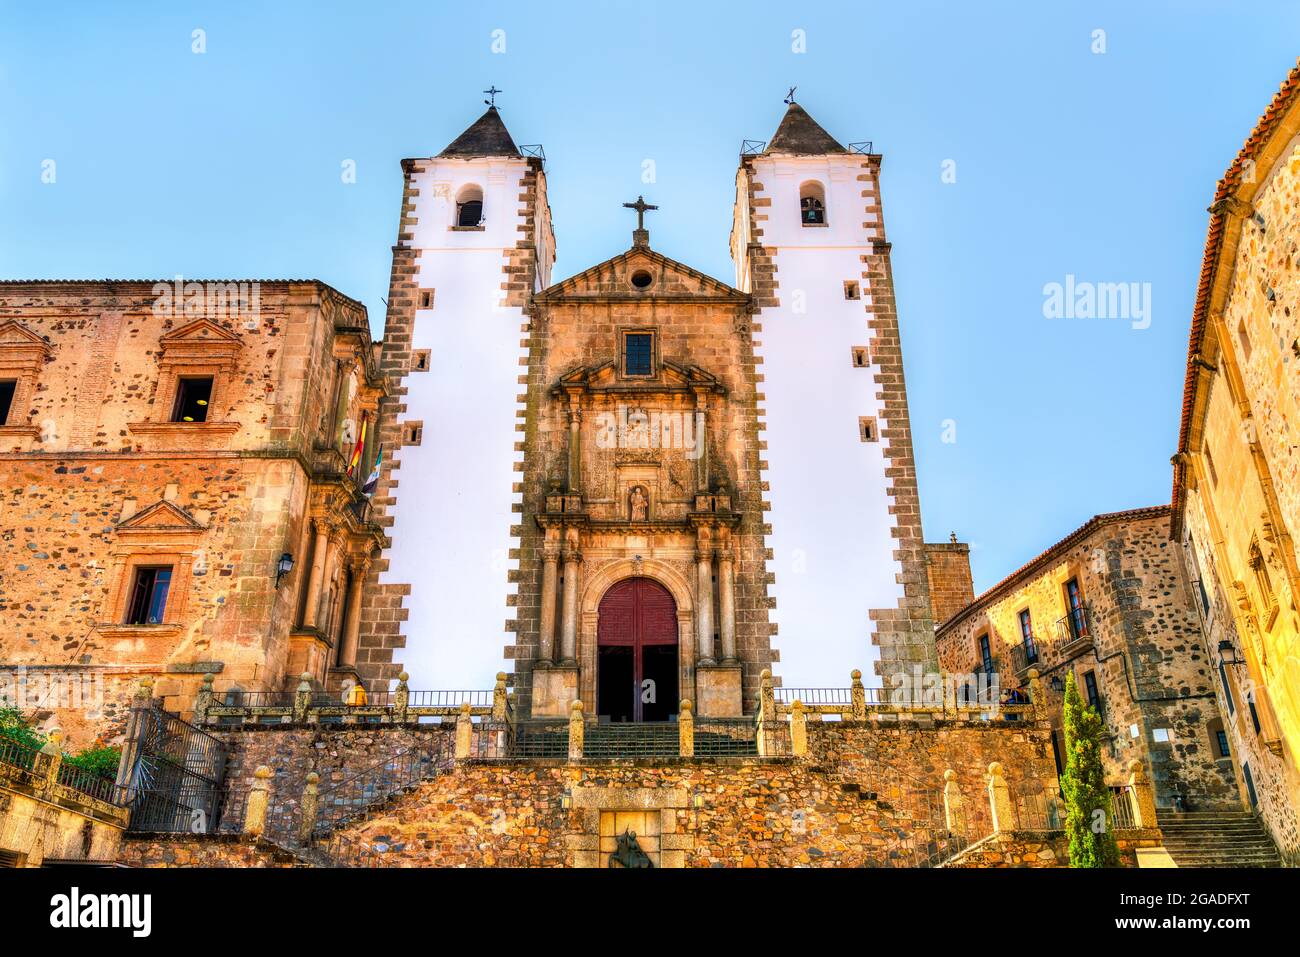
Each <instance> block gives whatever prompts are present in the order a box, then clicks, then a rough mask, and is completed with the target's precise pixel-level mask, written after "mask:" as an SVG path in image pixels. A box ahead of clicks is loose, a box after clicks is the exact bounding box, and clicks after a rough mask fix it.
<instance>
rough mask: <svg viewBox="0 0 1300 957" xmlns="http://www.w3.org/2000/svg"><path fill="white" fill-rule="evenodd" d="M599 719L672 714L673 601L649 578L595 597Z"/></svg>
mask: <svg viewBox="0 0 1300 957" xmlns="http://www.w3.org/2000/svg"><path fill="white" fill-rule="evenodd" d="M596 647H597V658H596V669H597V676H596V688H597V691H596V710H597V714H598V715H599V718H600V720H602V721H604V720H608V721H668V720H670V719H672V718H673V717H675V716H676V714H677V707H678V700H679V688H678V680H677V676H678V654H677V651H678V649H677V603H676V602H675V601H674V600H673V596H672V594H671V593H670V592H669V591H668V589H667V588H665V587H664V586H663V585H660V584H659V583H658V582H656V581H654V580H652V579H649V578H626V579H624V580H623V581H620V582H618V583H616V584H615V585H613V586H612V587H611V588H610V589H609V590H608V591H607V592H605V595H604V597H603V598H602V599H601V601H600V617H599V619H598V624H597V630H596Z"/></svg>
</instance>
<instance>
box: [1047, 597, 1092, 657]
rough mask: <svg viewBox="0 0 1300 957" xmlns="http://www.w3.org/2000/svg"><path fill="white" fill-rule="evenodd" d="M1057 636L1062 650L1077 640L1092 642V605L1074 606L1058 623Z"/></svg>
mask: <svg viewBox="0 0 1300 957" xmlns="http://www.w3.org/2000/svg"><path fill="white" fill-rule="evenodd" d="M1056 637H1057V639H1058V640H1059V641H1060V643H1061V648H1062V650H1065V649H1067V648H1069V647H1070V646H1071V645H1073V644H1075V643H1076V642H1087V643H1088V644H1091V643H1092V606H1091V605H1087V604H1085V605H1084V606H1083V607H1081V608H1072V609H1071V610H1070V613H1069V614H1068V615H1066V616H1065V617H1064V618H1061V619H1060V620H1059V621H1057V623H1056Z"/></svg>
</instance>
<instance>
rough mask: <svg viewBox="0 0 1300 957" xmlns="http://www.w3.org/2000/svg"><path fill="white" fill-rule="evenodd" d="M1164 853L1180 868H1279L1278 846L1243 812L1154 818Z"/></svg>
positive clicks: (1258, 823) (1251, 817)
mask: <svg viewBox="0 0 1300 957" xmlns="http://www.w3.org/2000/svg"><path fill="white" fill-rule="evenodd" d="M1157 820H1158V822H1159V824H1160V830H1161V831H1162V833H1163V834H1164V845H1165V850H1166V851H1168V852H1169V856H1170V857H1172V858H1173V859H1174V863H1176V864H1177V865H1178V866H1179V867H1281V866H1282V858H1281V855H1280V854H1279V853H1278V850H1277V846H1276V845H1275V844H1274V843H1273V839H1272V838H1271V837H1270V836H1269V833H1268V831H1267V830H1265V828H1264V826H1263V825H1262V824H1261V823H1260V822H1259V820H1258V819H1257V818H1256V817H1255V816H1254V815H1253V814H1250V813H1249V812H1246V811H1189V812H1186V813H1182V814H1178V813H1171V812H1168V811H1165V812H1160V813H1159V814H1158V815H1157Z"/></svg>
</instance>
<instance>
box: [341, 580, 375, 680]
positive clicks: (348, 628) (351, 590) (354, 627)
mask: <svg viewBox="0 0 1300 957" xmlns="http://www.w3.org/2000/svg"><path fill="white" fill-rule="evenodd" d="M369 569H370V561H369V559H362V560H361V561H359V562H357V564H355V565H353V566H352V580H351V581H350V582H349V583H348V614H347V619H346V620H345V621H344V623H343V644H342V647H340V648H339V667H341V668H351V667H352V666H353V665H355V664H356V663H357V645H358V643H359V642H360V639H361V587H362V585H363V584H364V583H365V580H366V572H367V571H368V570H369Z"/></svg>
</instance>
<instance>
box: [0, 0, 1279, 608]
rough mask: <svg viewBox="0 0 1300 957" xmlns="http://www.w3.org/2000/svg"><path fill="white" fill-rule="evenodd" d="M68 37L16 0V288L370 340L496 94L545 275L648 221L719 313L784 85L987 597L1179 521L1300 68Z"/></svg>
mask: <svg viewBox="0 0 1300 957" xmlns="http://www.w3.org/2000/svg"><path fill="white" fill-rule="evenodd" d="M53 9H54V7H53V6H52V5H50V4H42V3H10V2H6V3H3V4H0V278H102V277H120V278H157V277H170V276H173V275H175V274H177V273H182V274H184V275H186V276H187V277H193V278H201V277H205V276H206V277H250V278H274V277H315V278H319V279H322V280H324V281H326V282H328V283H330V284H332V285H334V286H336V287H337V288H339V289H340V290H342V291H343V292H345V293H347V294H349V295H351V296H354V297H356V298H357V299H360V300H361V301H362V302H364V303H365V304H366V305H367V307H368V308H369V310H370V317H371V322H372V325H373V326H374V328H375V330H376V332H379V331H380V330H381V328H382V323H383V304H382V301H381V297H383V296H385V295H386V294H387V283H388V272H389V255H390V252H389V251H390V247H391V246H392V244H393V242H394V240H395V238H396V230H397V216H398V206H399V199H400V195H401V172H400V169H399V166H398V161H399V160H400V159H401V158H402V157H407V156H427V155H431V154H433V153H435V152H437V151H438V150H440V149H441V148H442V147H443V146H445V145H446V144H447V142H449V141H450V140H451V139H452V138H453V137H455V136H456V135H457V134H458V133H459V132H460V131H461V130H462V129H463V128H464V127H465V126H467V125H468V124H469V123H470V122H472V121H473V120H474V118H475V117H477V116H478V115H479V113H480V112H481V111H482V109H483V107H482V102H481V101H482V95H481V94H480V92H479V91H480V90H483V89H485V88H486V87H487V86H489V85H490V84H495V85H496V86H498V87H500V88H501V89H502V90H503V91H504V92H503V94H502V95H501V96H500V98H499V101H498V102H499V104H500V105H501V107H502V112H503V116H504V118H505V120H506V123H507V125H508V126H509V128H510V130H511V132H512V133H513V134H514V136H515V139H516V141H517V142H520V143H538V142H540V143H543V144H545V147H546V152H547V156H548V157H549V162H548V170H547V172H548V177H549V183H550V195H551V204H552V208H553V211H554V216H555V225H556V232H557V238H558V246H559V258H558V262H557V265H556V277H557V278H560V277H563V276H565V275H568V274H571V273H573V272H576V271H578V270H580V269H582V268H584V267H586V266H588V265H591V264H593V263H595V262H597V261H599V260H601V259H604V258H606V257H608V256H610V255H613V254H615V253H617V252H620V251H621V250H623V249H624V248H626V246H627V243H628V230H629V229H630V228H631V214H630V213H628V212H627V211H625V210H623V209H622V208H621V206H620V204H621V203H623V202H624V201H627V200H631V199H633V198H635V196H636V195H637V194H638V193H642V192H643V193H645V194H646V197H647V200H649V201H651V202H655V203H657V204H658V205H659V206H660V207H661V210H660V212H658V213H654V214H651V215H650V227H651V230H652V233H651V235H652V241H653V243H654V245H655V247H656V248H657V249H659V250H661V251H662V252H664V253H666V254H667V255H670V256H673V257H674V258H677V259H681V260H683V261H685V262H687V263H690V264H691V265H693V266H695V267H697V268H699V269H702V270H704V271H706V272H709V273H712V274H714V275H716V276H718V277H719V278H722V279H724V280H728V281H730V280H731V279H732V278H733V273H732V269H731V264H730V260H729V253H728V248H727V234H728V230H729V227H730V222H731V202H732V183H733V177H734V174H735V167H736V156H737V152H738V149H739V146H740V142H741V140H742V139H744V138H754V139H766V138H768V137H769V136H770V135H771V133H772V131H773V130H774V129H775V127H776V124H777V122H778V121H779V119H780V116H781V113H782V110H783V105H782V102H781V99H782V96H783V95H784V93H785V90H786V87H787V86H789V85H793V84H797V85H798V87H799V92H798V94H797V95H798V99H799V101H800V102H801V103H802V104H803V105H804V107H805V108H806V109H807V110H809V112H810V113H812V115H813V116H814V117H816V118H817V119H818V120H819V121H820V122H821V123H822V124H823V125H824V126H825V127H826V128H827V129H828V130H829V131H830V132H831V133H832V134H833V135H835V136H837V137H838V138H839V139H840V140H841V141H842V142H848V141H856V140H868V139H869V140H872V141H873V142H874V143H875V144H876V149H877V150H879V151H880V152H883V153H884V156H885V163H884V179H883V190H884V197H883V198H884V208H885V221H886V227H887V230H888V233H889V238H890V240H891V241H892V243H893V250H894V270H895V282H896V286H897V295H898V304H899V312H900V315H901V319H902V324H903V342H904V350H905V358H906V368H907V377H908V388H909V394H910V397H911V409H912V424H913V429H914V432H915V438H916V455H917V461H918V467H919V470H920V482H921V494H922V512H923V517H924V520H925V527H926V532H927V535H928V537H930V538H931V539H932V540H943V539H946V538H947V535H948V532H949V531H950V530H955V531H956V532H957V533H958V535H959V536H960V537H961V538H963V539H964V540H968V541H970V542H971V543H972V545H973V552H972V560H973V563H974V567H975V576H976V585H977V588H982V587H985V586H987V585H989V584H991V583H993V582H994V581H996V580H997V579H998V578H1000V577H1001V576H1002V575H1003V574H1005V573H1006V572H1008V571H1010V570H1011V569H1012V568H1014V567H1016V566H1017V565H1019V564H1021V563H1022V562H1023V561H1025V560H1027V559H1028V558H1029V557H1031V556H1032V555H1034V554H1036V553H1037V552H1038V551H1040V550H1041V549H1042V548H1044V547H1045V546H1047V545H1048V544H1050V543H1051V542H1053V541H1055V540H1056V539H1057V538H1059V537H1061V536H1062V535H1064V534H1066V533H1067V532H1069V531H1070V530H1071V529H1072V528H1074V527H1075V526H1076V525H1078V524H1080V523H1082V522H1083V521H1085V520H1086V519H1087V518H1089V517H1090V516H1091V515H1093V514H1094V513H1097V512H1103V511H1113V510H1117V509H1123V508H1131V507H1136V506H1142V505H1150V504H1155V503H1160V502H1166V501H1168V498H1169V486H1170V471H1169V462H1168V459H1169V456H1170V454H1171V453H1172V452H1173V450H1174V447H1175V442H1176V435H1177V425H1178V412H1179V398H1180V392H1181V384H1182V372H1183V363H1184V357H1185V350H1186V334H1187V327H1188V323H1189V321H1190V316H1191V307H1192V299H1193V294H1194V292H1195V284H1196V274H1197V269H1198V266H1199V261H1200V254H1201V248H1202V245H1203V242H1204V237H1205V224H1206V213H1205V206H1206V205H1207V204H1208V202H1209V201H1210V199H1211V197H1212V194H1213V189H1214V184H1215V181H1216V180H1217V179H1218V177H1219V176H1220V175H1221V173H1222V172H1223V170H1224V169H1225V168H1226V166H1227V164H1228V163H1229V161H1230V160H1231V159H1232V156H1233V155H1234V153H1235V152H1236V150H1237V149H1238V147H1239V146H1240V144H1241V142H1242V141H1243V140H1244V138H1245V136H1246V135H1247V133H1248V132H1249V130H1250V129H1251V127H1252V126H1253V125H1254V123H1255V120H1256V118H1257V117H1258V116H1259V114H1260V113H1261V112H1262V111H1263V109H1264V108H1265V106H1266V105H1267V103H1268V101H1269V99H1270V98H1271V97H1272V95H1273V93H1274V92H1275V91H1276V89H1277V86H1278V84H1279V83H1280V82H1281V80H1282V79H1283V77H1284V76H1285V75H1286V73H1287V71H1288V70H1289V69H1290V68H1291V66H1292V65H1293V64H1294V62H1295V57H1296V55H1297V53H1300V42H1298V41H1300V6H1298V5H1296V4H1294V3H1268V2H1252V3H1249V4H1236V3H1232V4H1229V3H1201V2H1182V3H1172V2H1170V3H1162V2H1145V3H1141V4H1134V3H1131V2H1130V3H1102V2H1094V3H1087V4H1083V3H1065V2H1061V3H1051V4H1040V5H1034V4H1028V3H1023V2H1020V3H997V2H992V3H979V4H960V5H959V4H956V3H949V4H939V3H918V2H909V3H905V4H903V3H881V2H874V0H872V2H868V0H857V2H849V3H838V2H835V3H808V4H789V3H761V2H749V3H746V4H744V5H743V7H741V8H738V7H736V5H734V4H720V3H719V4H703V3H698V2H696V3H675V2H664V0H659V2H654V3H644V2H640V3H607V4H599V5H596V4H592V5H590V6H588V5H579V4H573V3H565V4H523V3H520V4H490V3H476V4H464V3H460V4H447V3H428V2H426V3H395V2H382V0H376V2H373V3H370V4H357V3H312V4H306V3H278V4H252V3H248V4H245V3H233V2H224V3H219V4H218V3H166V4H163V3H158V4H148V3H133V4H112V5H110V4H91V3H80V4H78V3H65V4H61V5H59V6H58V9H59V11H60V12H59V13H58V14H57V15H55V14H53V13H52V12H51V11H52V10H53ZM195 29H202V30H204V31H205V32H206V42H207V50H206V52H205V53H203V54H195V53H193V52H192V51H191V43H192V41H191V36H192V31H194V30H195ZM1098 29H1100V30H1104V31H1105V42H1106V52H1105V53H1102V54H1097V53H1093V52H1092V51H1091V47H1092V45H1093V42H1094V41H1093V36H1092V35H1093V31H1095V30H1098ZM496 30H503V31H505V34H504V36H505V52H504V53H494V52H492V44H493V32H494V31H496ZM794 30H803V31H804V32H805V35H806V51H807V52H805V53H795V52H793V51H792V40H791V35H792V31H794ZM47 159H53V160H54V161H55V163H56V164H57V165H56V173H57V179H56V182H55V183H53V184H45V183H42V182H41V172H42V163H43V161H45V160H47ZM349 159H350V160H354V161H355V162H356V167H357V181H356V183H355V184H352V185H347V184H344V183H343V182H342V181H341V176H340V170H341V164H342V163H343V161H344V160H349ZM646 159H653V160H654V161H655V167H656V173H657V182H655V183H653V184H644V183H642V181H641V172H642V163H643V161H644V160H646ZM945 160H953V161H955V163H956V173H957V177H956V182H955V183H945V182H943V181H942V179H941V172H942V169H943V164H944V161H945ZM1067 275H1074V276H1076V277H1077V278H1078V279H1079V280H1080V281H1091V282H1137V283H1150V284H1151V285H1150V288H1151V305H1152V312H1151V324H1150V327H1149V328H1145V329H1134V328H1133V327H1132V323H1130V322H1127V321H1123V320H1098V319H1093V320H1085V319H1058V320H1048V319H1046V318H1044V315H1043V287H1044V285H1045V284H1047V283H1051V282H1064V281H1065V277H1066V276H1067ZM945 420H953V422H955V426H956V441H955V442H944V441H943V428H944V422H945Z"/></svg>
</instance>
